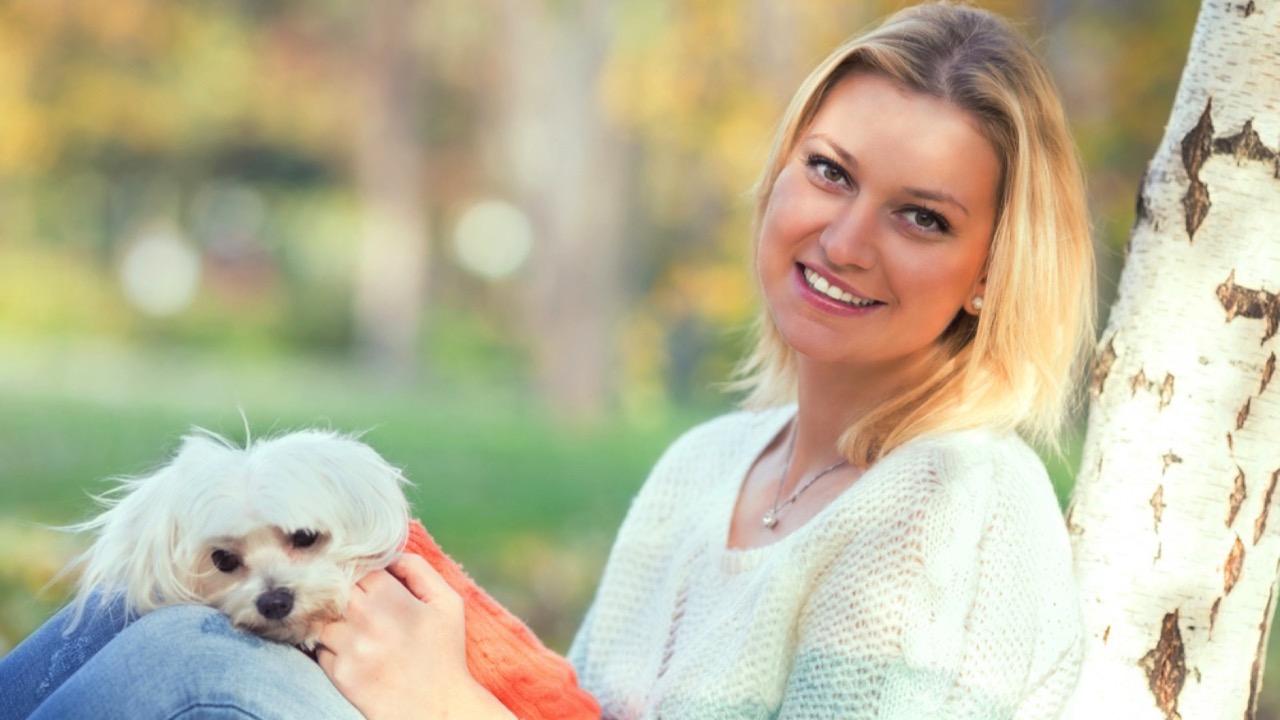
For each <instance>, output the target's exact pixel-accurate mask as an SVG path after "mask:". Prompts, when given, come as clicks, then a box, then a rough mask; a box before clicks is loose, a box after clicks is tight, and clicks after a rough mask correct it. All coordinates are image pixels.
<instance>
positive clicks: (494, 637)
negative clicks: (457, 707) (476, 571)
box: [404, 520, 600, 720]
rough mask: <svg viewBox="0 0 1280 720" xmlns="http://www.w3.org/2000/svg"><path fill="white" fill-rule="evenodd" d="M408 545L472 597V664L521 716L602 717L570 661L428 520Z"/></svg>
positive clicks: (551, 719) (527, 719) (412, 530)
mask: <svg viewBox="0 0 1280 720" xmlns="http://www.w3.org/2000/svg"><path fill="white" fill-rule="evenodd" d="M404 550H405V552H411V553H414V554H415V555H420V556H422V557H423V558H425V559H426V560H427V562H429V563H431V566H432V567H434V568H435V569H436V571H437V572H439V573H440V574H441V575H443V576H444V579H445V581H447V582H448V583H449V585H450V587H452V588H453V589H454V590H455V591H456V592H457V593H458V594H459V595H461V596H462V598H463V600H465V601H466V614H467V667H468V668H469V669H470V670H471V676H472V677H474V678H475V679H476V681H477V682H479V683H480V684H481V685H483V686H485V687H486V688H488V690H489V692H491V693H493V694H494V696H495V697H497V698H498V700H500V701H501V702H502V704H503V705H506V706H507V709H508V710H510V711H511V712H512V713H514V714H515V716H516V717H518V718H520V720H577V719H578V718H592V720H599V717H600V705H599V704H598V703H597V702H596V700H595V698H593V697H591V695H590V694H588V693H587V691H585V690H583V689H582V688H580V687H578V676H577V674H576V673H575V672H574V670H573V666H572V665H570V664H569V661H568V660H566V659H564V658H563V657H561V656H560V655H557V654H556V653H554V652H552V651H550V650H548V649H547V648H546V646H544V645H543V644H542V642H541V641H539V640H538V638H537V636H535V635H534V634H533V631H531V630H530V629H529V628H528V627H527V626H526V625H525V624H524V623H523V622H521V621H520V619H519V618H517V617H516V616H514V615H512V614H511V613H510V612H508V611H507V609H506V608H504V607H502V605H500V604H498V601H496V600H494V599H493V598H492V597H490V596H489V594H488V593H486V592H485V591H484V590H483V589H481V588H480V586H479V585H476V583H475V581H473V580H472V579H471V578H470V577H468V576H467V574H466V573H465V572H463V570H462V567H461V566H460V565H458V563H456V562H454V561H453V559H452V558H450V557H449V556H448V555H446V554H445V553H444V551H443V550H441V549H440V546H439V545H437V544H436V541H435V540H433V539H432V538H431V535H430V534H428V533H427V530H426V528H424V527H422V523H420V522H418V521H416V520H414V521H413V522H412V523H410V526H409V541H408V543H406V544H405V548H404Z"/></svg>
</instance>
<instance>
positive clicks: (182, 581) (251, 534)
mask: <svg viewBox="0 0 1280 720" xmlns="http://www.w3.org/2000/svg"><path fill="white" fill-rule="evenodd" d="M406 483H407V480H405V478H404V476H403V475H402V474H401V472H400V471H399V470H398V469H396V468H394V467H392V466H391V465H390V464H388V463H387V462H386V461H385V460H384V459H383V458H382V457H381V456H380V455H378V453H377V452H375V451H374V450H373V449H372V448H370V447H369V446H367V445H365V444H364V443H361V442H359V441H358V440H355V439H353V438H351V437H347V436H343V435H340V434H338V433H334V432H330V431H323V430H303V431H299V432H293V433H289V434H286V435H282V436H279V437H275V438H271V439H267V440H259V441H253V442H248V443H247V446H246V447H244V448H239V447H236V446H235V445H233V444H232V443H230V442H228V441H227V440H226V439H224V438H221V437H219V436H217V435H215V434H213V433H210V432H207V431H204V430H196V431H194V432H192V433H191V434H189V435H188V436H186V437H185V438H183V441H182V445H181V447H180V449H179V450H178V452H177V454H176V455H175V456H174V458H173V459H172V461H171V462H169V464H167V465H165V466H164V467H162V468H160V469H159V470H158V471H156V472H155V473H153V474H151V475H149V476H146V477H141V478H134V479H126V480H124V481H123V482H122V483H121V485H120V486H119V487H118V488H116V490H115V492H113V493H109V494H108V496H107V497H106V498H101V500H102V502H103V504H104V505H105V507H106V510H105V511H104V512H103V513H102V514H101V515H99V516H97V517H96V518H94V519H92V520H89V521H88V522H85V523H82V524H80V525H76V526H73V527H72V528H71V529H73V530H77V531H85V532H91V533H93V534H95V535H96V537H95V539H94V541H93V543H92V545H91V546H90V547H89V549H88V550H87V551H86V552H85V553H84V554H83V555H81V556H80V557H79V558H77V559H76V561H74V562H73V563H72V566H71V567H70V568H69V570H70V571H75V570H79V571H80V578H79V581H78V593H77V596H76V599H75V601H74V603H73V604H74V606H75V613H74V615H73V619H72V621H71V623H70V624H69V626H68V632H70V631H71V629H73V628H74V627H75V625H76V624H77V623H78V622H79V621H80V619H81V617H82V615H83V613H84V611H85V609H86V605H87V604H88V603H89V602H90V600H91V599H92V598H98V602H100V604H101V605H104V606H105V605H109V604H111V603H113V601H115V600H117V599H122V600H123V601H124V604H125V607H127V608H128V609H129V610H131V611H132V612H134V613H137V614H139V615H140V614H144V613H147V612H150V611H151V610H154V609H156V608H159V607H162V606H165V605H174V604H200V605H208V606H211V607H213V608H216V609H218V610H220V611H222V612H223V613H224V614H226V615H227V616H228V617H229V618H230V619H231V621H232V623H233V624H234V625H236V626H237V627H240V628H243V629H245V630H248V631H250V632H253V633H256V634H258V635H260V636H262V637H265V638H268V639H271V640H275V641H279V642H284V643H289V644H294V645H300V646H303V647H305V648H308V649H310V648H313V647H314V646H315V643H316V639H317V638H318V637H319V633H320V629H321V628H322V627H323V626H324V624H325V623H326V622H328V621H329V620H332V619H335V618H337V617H339V616H341V614H342V613H343V612H344V610H345V609H346V606H347V599H348V598H349V596H350V591H351V589H352V587H353V586H354V585H355V583H356V581H357V580H359V579H360V578H361V577H363V576H364V575H365V574H366V573H368V572H370V571H372V570H375V569H378V568H382V567H386V566H387V565H388V564H389V563H390V562H391V561H392V560H393V559H394V558H395V557H396V555H397V554H398V553H399V551H400V549H401V548H402V547H403V546H404V543H405V540H406V538H407V536H408V521H409V507H408V503H407V501H406V500H405V496H404V493H403V491H402V486H403V485H405V484H406Z"/></svg>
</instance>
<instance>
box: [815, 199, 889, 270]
mask: <svg viewBox="0 0 1280 720" xmlns="http://www.w3.org/2000/svg"><path fill="white" fill-rule="evenodd" d="M879 233H880V226H879V218H878V217H877V213H876V212H875V209H874V208H873V207H872V206H871V204H870V203H868V202H866V201H865V200H863V199H862V198H858V197H855V198H851V199H849V200H848V201H847V202H845V203H844V204H843V205H842V206H841V207H840V208H839V210H838V211H837V212H835V213H834V214H833V216H832V217H831V220H830V222H828V223H827V226H826V227H825V228H824V229H823V231H822V234H821V235H820V236H819V238H818V244H819V245H820V246H821V247H822V249H823V252H825V253H826V255H827V259H828V260H830V261H831V262H832V263H833V264H835V265H837V266H852V267H859V268H864V269H865V268H870V267H874V266H875V264H876V260H877V258H878V253H879V250H878V248H877V240H878V237H879Z"/></svg>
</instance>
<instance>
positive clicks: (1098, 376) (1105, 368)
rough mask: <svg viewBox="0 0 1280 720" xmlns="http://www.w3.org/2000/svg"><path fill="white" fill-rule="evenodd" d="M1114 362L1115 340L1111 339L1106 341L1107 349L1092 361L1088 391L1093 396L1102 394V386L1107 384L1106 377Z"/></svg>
mask: <svg viewBox="0 0 1280 720" xmlns="http://www.w3.org/2000/svg"><path fill="white" fill-rule="evenodd" d="M1115 362H1116V340H1115V338H1114V337H1113V338H1111V339H1110V340H1108V341H1107V347H1106V348H1105V349H1104V350H1103V351H1102V352H1101V353H1098V357H1097V358H1096V359H1094V361H1093V378H1092V379H1091V380H1090V381H1089V390H1090V392H1092V393H1093V394H1094V395H1101V394H1102V386H1103V385H1104V384H1106V382H1107V376H1108V375H1110V374H1111V366H1112V365H1114V364H1115Z"/></svg>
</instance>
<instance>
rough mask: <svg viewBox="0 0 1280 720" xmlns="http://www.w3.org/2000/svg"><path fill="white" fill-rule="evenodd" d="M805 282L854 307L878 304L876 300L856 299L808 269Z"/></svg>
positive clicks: (805, 271)
mask: <svg viewBox="0 0 1280 720" xmlns="http://www.w3.org/2000/svg"><path fill="white" fill-rule="evenodd" d="M804 280H805V282H806V283H808V284H809V287H811V288H813V289H814V290H816V291H817V292H819V293H822V294H823V295H826V296H827V297H829V298H831V299H832V300H835V301H837V302H842V303H844V304H846V305H852V306H853V307H869V306H871V305H875V304H876V301H875V300H863V299H861V298H856V297H854V296H853V295H851V294H850V293H847V292H845V291H844V290H841V289H840V288H838V287H836V286H835V285H832V284H831V283H829V282H827V279H826V278H824V277H822V276H821V275H819V274H818V273H816V272H814V271H812V270H810V269H808V268H805V270H804Z"/></svg>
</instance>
